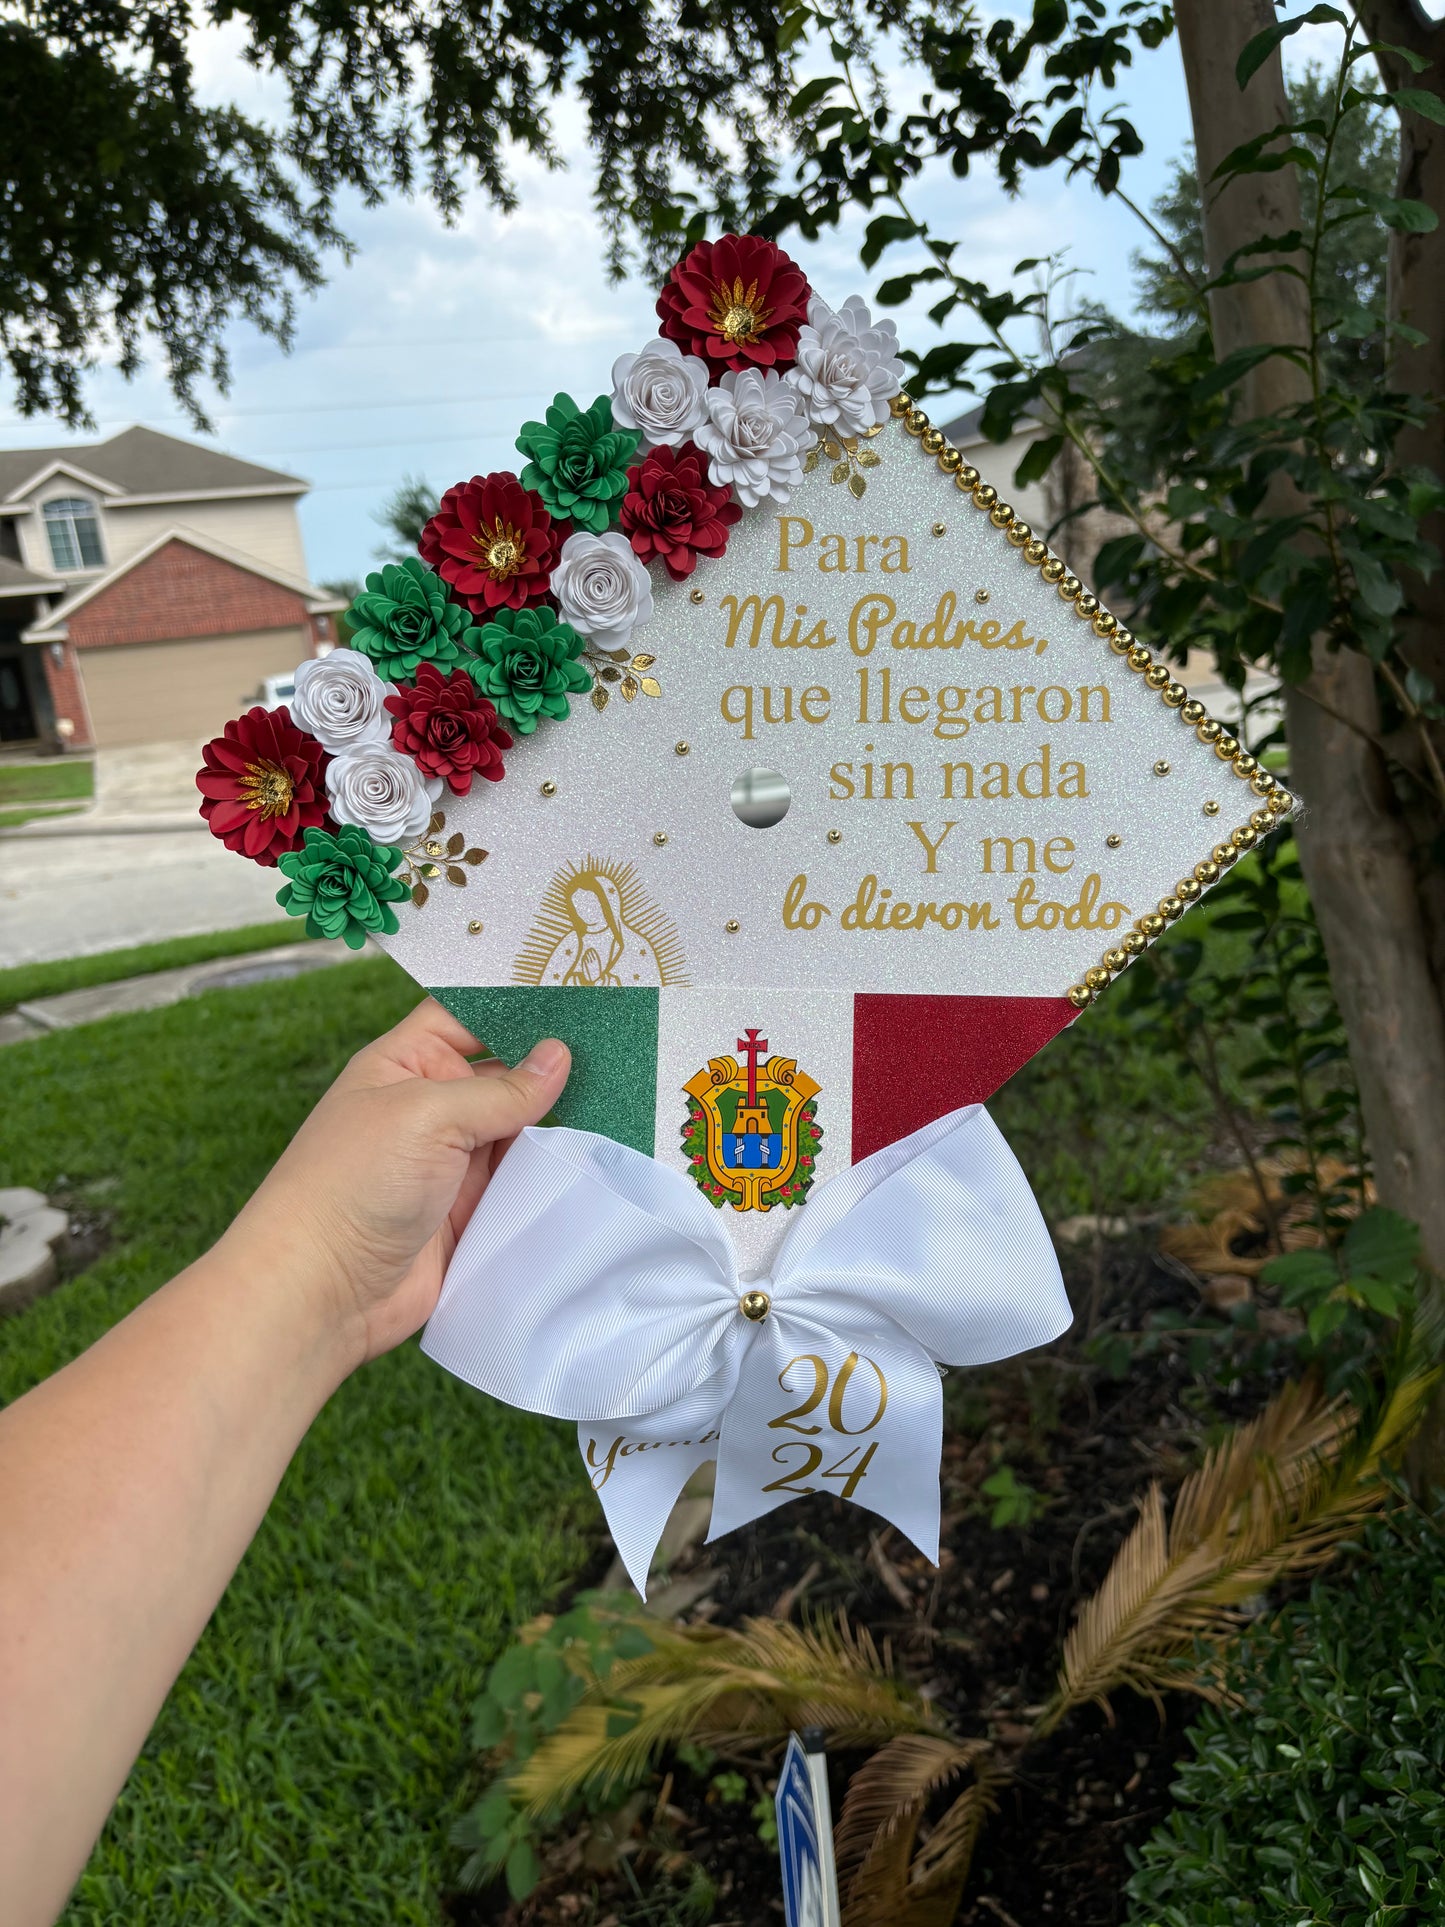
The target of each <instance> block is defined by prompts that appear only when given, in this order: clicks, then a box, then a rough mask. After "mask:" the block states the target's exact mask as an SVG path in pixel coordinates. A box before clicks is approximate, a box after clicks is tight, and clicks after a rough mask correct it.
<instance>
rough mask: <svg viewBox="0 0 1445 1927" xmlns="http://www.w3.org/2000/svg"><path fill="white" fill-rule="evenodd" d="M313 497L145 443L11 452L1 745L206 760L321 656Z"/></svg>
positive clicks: (331, 609) (254, 471) (326, 638)
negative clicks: (231, 719)
mask: <svg viewBox="0 0 1445 1927" xmlns="http://www.w3.org/2000/svg"><path fill="white" fill-rule="evenodd" d="M305 493H306V484H305V482H302V481H299V480H298V479H297V478H296V477H295V476H294V475H285V474H282V473H281V472H280V470H278V469H271V468H261V467H259V466H258V465H257V464H256V463H254V462H243V461H238V460H237V459H236V458H235V457H234V456H231V455H222V454H220V453H218V452H217V451H216V450H214V449H210V448H202V447H199V446H198V445H197V444H196V443H194V442H186V441H180V440H178V439H176V437H174V436H171V435H160V434H157V433H156V432H155V431H154V430H152V429H149V428H128V429H126V430H125V432H124V433H123V434H120V435H115V436H112V437H111V439H110V440H109V441H101V442H77V443H72V444H71V445H70V446H69V447H68V448H31V449H14V450H6V451H0V743H3V744H6V745H12V744H20V743H28V742H34V743H37V744H40V745H50V746H64V747H68V748H72V749H88V748H92V747H101V748H105V747H110V746H112V745H118V744H126V743H146V742H166V741H173V740H174V741H180V740H182V739H190V740H194V741H197V742H199V741H201V740H202V739H203V738H205V737H208V736H212V735H214V734H216V732H217V731H218V730H219V729H220V727H221V725H222V723H224V722H225V720H226V718H227V717H228V716H233V715H235V714H236V713H237V712H238V710H239V709H240V708H242V707H243V706H244V705H245V703H246V702H248V701H249V700H250V699H251V698H252V697H254V696H256V695H257V694H258V693H259V691H260V689H261V685H262V682H263V680H264V678H266V677H267V676H273V675H282V674H284V673H285V672H286V671H288V670H290V669H292V668H294V667H295V665H296V664H297V663H298V662H300V661H302V660H303V659H304V658H305V657H307V656H310V655H314V654H316V653H317V652H318V650H324V649H325V648H326V647H327V646H328V645H329V644H330V643H331V641H332V640H333V623H334V618H335V615H336V612H337V611H338V610H339V609H341V608H343V607H344V606H345V605H344V603H342V602H340V601H339V600H338V599H337V598H336V597H335V596H332V595H328V594H326V593H325V592H324V591H323V590H321V589H318V588H317V587H316V586H315V585H314V584H313V583H312V582H311V581H310V580H309V579H308V577H307V573H306V558H305V556H304V554H303V553H302V547H301V530H300V526H299V524H298V522H297V518H296V504H297V501H298V500H299V499H300V497H301V496H302V495H304V494H305Z"/></svg>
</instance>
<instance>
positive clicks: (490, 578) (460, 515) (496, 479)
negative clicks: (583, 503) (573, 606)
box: [417, 470, 567, 615]
mask: <svg viewBox="0 0 1445 1927" xmlns="http://www.w3.org/2000/svg"><path fill="white" fill-rule="evenodd" d="M566 534H567V530H566V527H565V526H564V525H563V524H561V523H556V522H554V521H553V520H552V518H551V516H550V515H549V514H548V513H547V511H546V509H545V508H544V507H543V506H542V498H541V497H540V496H539V495H534V494H533V493H532V491H531V489H529V488H523V487H522V484H521V483H520V482H519V481H518V480H517V478H516V476H515V475H509V474H508V473H507V472H506V471H505V470H503V471H501V472H500V473H499V474H496V475H474V476H473V477H472V479H471V481H469V482H458V483H457V484H456V485H455V486H454V487H453V488H449V489H448V490H447V492H446V494H445V495H444V496H443V497H442V499H441V506H440V507H439V508H438V509H437V512H436V514H435V515H434V516H433V517H432V519H431V520H430V522H428V523H427V525H426V527H425V528H424V529H423V530H422V532H421V540H420V541H419V542H418V543H417V549H418V551H419V553H420V555H421V559H422V561H423V562H429V563H430V564H431V566H432V568H434V569H435V570H436V572H437V574H438V575H439V576H440V577H441V578H442V580H443V581H444V582H449V583H450V584H451V586H452V590H453V592H454V593H455V595H456V598H457V600H458V601H459V602H464V603H466V605H467V607H468V608H469V609H472V610H474V611H475V612H476V614H478V615H485V614H486V613H487V612H488V611H489V610H491V609H525V608H526V607H527V605H528V604H529V603H532V602H540V601H541V599H542V597H543V596H544V595H545V594H546V593H547V583H548V580H549V578H550V576H551V574H552V570H553V567H554V566H555V564H556V561H557V557H558V554H559V553H560V551H561V547H562V542H563V539H564V537H565V536H566Z"/></svg>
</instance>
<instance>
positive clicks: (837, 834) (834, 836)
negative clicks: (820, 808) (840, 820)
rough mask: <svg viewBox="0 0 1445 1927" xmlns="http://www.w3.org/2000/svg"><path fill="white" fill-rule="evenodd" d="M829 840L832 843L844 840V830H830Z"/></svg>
mask: <svg viewBox="0 0 1445 1927" xmlns="http://www.w3.org/2000/svg"><path fill="white" fill-rule="evenodd" d="M828 841H829V842H830V843H841V842H842V841H843V832H842V831H841V830H829V832H828Z"/></svg>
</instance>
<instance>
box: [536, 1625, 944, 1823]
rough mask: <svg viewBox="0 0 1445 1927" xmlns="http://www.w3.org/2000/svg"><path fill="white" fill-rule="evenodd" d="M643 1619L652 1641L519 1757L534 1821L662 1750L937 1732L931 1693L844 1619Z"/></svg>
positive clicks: (636, 1771)
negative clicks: (909, 1680)
mask: <svg viewBox="0 0 1445 1927" xmlns="http://www.w3.org/2000/svg"><path fill="white" fill-rule="evenodd" d="M646 1623H647V1633H648V1637H649V1639H650V1640H651V1641H652V1646H651V1649H650V1650H649V1651H648V1652H646V1653H643V1654H641V1655H640V1656H638V1657H637V1658H635V1659H627V1660H621V1661H619V1662H617V1663H616V1664H615V1665H614V1666H612V1667H611V1669H610V1670H609V1672H608V1674H607V1677H606V1679H605V1680H602V1679H598V1678H595V1677H593V1678H589V1679H588V1682H587V1686H586V1690H585V1691H584V1693H583V1695H582V1697H581V1699H580V1700H579V1701H578V1702H577V1704H576V1705H575V1706H574V1707H573V1708H572V1710H571V1711H570V1712H569V1713H568V1715H567V1716H566V1718H565V1719H564V1720H563V1721H562V1723H561V1724H560V1725H559V1726H558V1727H557V1729H556V1730H555V1732H553V1733H551V1734H549V1735H548V1736H547V1738H545V1739H544V1740H542V1741H541V1742H540V1744H539V1745H538V1746H537V1749H536V1751H535V1752H534V1753H533V1754H532V1755H531V1756H530V1758H528V1759H527V1760H525V1761H523V1762H522V1763H521V1764H520V1765H519V1766H518V1768H517V1770H516V1773H515V1775H514V1776H513V1778H512V1787H513V1797H514V1799H515V1801H516V1802H517V1804H518V1805H519V1806H521V1807H523V1808H524V1809H525V1811H526V1812H527V1813H528V1814H529V1816H531V1817H532V1818H534V1819H537V1820H544V1821H545V1820H548V1819H551V1818H554V1817H556V1816H557V1815H558V1814H560V1813H561V1812H562V1811H563V1810H564V1809H565V1807H566V1806H567V1804H568V1802H569V1801H570V1800H571V1799H572V1798H573V1797H574V1796H575V1795H576V1794H577V1792H578V1791H580V1790H581V1789H582V1788H583V1787H587V1788H589V1789H591V1790H593V1791H595V1792H597V1793H600V1794H605V1793H608V1792H611V1791H612V1790H614V1789H616V1788H617V1787H618V1786H620V1785H626V1784H629V1783H631V1782H632V1781H633V1780H635V1779H636V1778H637V1777H638V1776H639V1775H640V1774H641V1773H643V1772H645V1771H646V1769H647V1768H648V1767H649V1766H650V1765H651V1763H652V1762H653V1760H655V1759H656V1757H657V1755H658V1754H659V1753H660V1752H661V1751H662V1749H663V1748H664V1747H667V1746H675V1745H677V1744H678V1743H680V1742H682V1741H686V1740H690V1741H692V1742H694V1743H695V1744H700V1745H704V1746H714V1747H728V1746H734V1745H736V1744H737V1743H738V1742H739V1741H740V1740H753V1741H772V1740H781V1739H784V1738H786V1736H787V1734H788V1733H789V1732H790V1731H792V1730H793V1729H795V1728H801V1727H806V1726H821V1727H823V1728H824V1729H825V1731H827V1732H828V1733H829V1734H831V1735H832V1736H833V1738H834V1740H835V1741H836V1743H837V1744H839V1745H840V1746H878V1745H881V1744H882V1743H883V1742H885V1741H887V1740H890V1739H892V1738H893V1737H894V1736H895V1735H896V1734H899V1733H909V1732H917V1731H927V1730H929V1729H936V1728H937V1726H938V1720H937V1717H936V1715H935V1714H934V1713H933V1712H932V1711H931V1709H930V1708H929V1706H928V1704H927V1702H926V1701H925V1700H923V1699H922V1698H921V1697H920V1695H919V1694H918V1693H917V1692H916V1691H915V1690H914V1689H913V1688H912V1687H910V1686H908V1685H906V1684H904V1683H903V1682H902V1681H900V1680H898V1679H895V1678H894V1677H893V1676H892V1674H891V1673H890V1672H889V1671H888V1670H887V1667H886V1664H885V1661H884V1659H883V1658H882V1657H881V1656H880V1655H879V1652H878V1649H877V1647H876V1646H875V1644H874V1642H873V1640H872V1639H871V1638H870V1637H869V1635H868V1634H867V1633H866V1632H865V1631H863V1630H861V1629H858V1630H855V1629H852V1628H850V1627H849V1626H848V1625H847V1623H846V1622H845V1621H838V1622H835V1623H819V1624H817V1625H813V1626H794V1625H791V1624H789V1623H787V1622H785V1621H782V1620H776V1619H748V1620H744V1621H743V1622H742V1624H741V1625H739V1626H736V1627H716V1626H680V1627H679V1626H658V1625H657V1624H655V1623H654V1622H652V1621H648V1622H646Z"/></svg>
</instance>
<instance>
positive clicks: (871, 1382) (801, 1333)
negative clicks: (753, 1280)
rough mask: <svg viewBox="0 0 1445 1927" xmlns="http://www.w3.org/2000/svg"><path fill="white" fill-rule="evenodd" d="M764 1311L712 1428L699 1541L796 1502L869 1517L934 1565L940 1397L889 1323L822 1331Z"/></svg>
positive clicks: (915, 1352) (921, 1360)
mask: <svg viewBox="0 0 1445 1927" xmlns="http://www.w3.org/2000/svg"><path fill="white" fill-rule="evenodd" d="M834 1310H835V1308H833V1307H825V1306H823V1305H814V1306H812V1307H810V1309H809V1315H808V1316H807V1317H800V1316H796V1315H791V1314H790V1313H789V1312H784V1311H780V1310H778V1311H775V1312H774V1314H773V1315H772V1316H771V1317H769V1319H768V1321H767V1323H766V1324H765V1325H764V1326H763V1327H762V1329H761V1330H760V1331H759V1333H758V1335H757V1339H756V1340H755V1342H754V1343H753V1344H752V1345H751V1346H750V1347H749V1348H748V1352H747V1354H746V1357H745V1358H744V1359H743V1362H742V1367H741V1371H740V1373H739V1376H738V1384H737V1390H736V1391H735V1392H734V1393H733V1397H732V1402H731V1403H730V1404H729V1406H728V1408H727V1411H726V1412H725V1414H724V1415H723V1420H722V1439H721V1442H720V1444H719V1446H718V1447H717V1461H718V1466H717V1490H716V1492H715V1493H714V1495H713V1507H712V1524H711V1527H710V1528H709V1531H708V1538H709V1540H712V1539H717V1538H720V1537H721V1536H722V1534H723V1533H725V1532H731V1531H732V1530H733V1528H734V1527H735V1526H741V1525H746V1524H748V1522H749V1521H750V1520H753V1519H760V1518H763V1517H764V1516H765V1515H766V1514H767V1513H769V1512H772V1511H774V1510H776V1508H777V1507H778V1506H780V1505H785V1504H786V1503H787V1501H788V1500H789V1499H795V1498H798V1497H799V1496H800V1495H802V1494H804V1493H810V1492H831V1493H833V1494H834V1495H835V1496H836V1497H838V1498H842V1499H851V1500H852V1501H853V1503H854V1504H855V1505H861V1506H864V1507H866V1508H867V1510H868V1511H870V1512H876V1513H878V1514H879V1515H880V1516H881V1517H882V1518H885V1519H887V1520H888V1522H889V1523H890V1524H891V1525H895V1526H897V1528H898V1530H899V1531H900V1532H902V1533H904V1534H905V1535H906V1537H908V1538H909V1539H911V1540H912V1541H913V1543H914V1545H916V1546H917V1547H918V1550H919V1551H920V1552H921V1553H923V1554H924V1556H925V1557H926V1558H928V1559H931V1560H933V1561H934V1562H935V1563H937V1560H938V1515H939V1498H938V1465H939V1458H940V1454H941V1452H942V1449H943V1388H942V1386H941V1384H940V1382H939V1376H938V1367H937V1366H936V1365H935V1364H934V1363H933V1361H932V1359H931V1358H929V1356H928V1354H927V1352H925V1351H924V1349H923V1347H922V1346H921V1345H920V1344H919V1343H918V1342H917V1340H916V1339H913V1338H910V1337H909V1336H908V1334H907V1333H906V1332H905V1331H903V1330H902V1329H901V1328H900V1327H899V1326H897V1325H895V1324H893V1322H892V1321H891V1320H890V1319H880V1318H877V1317H871V1318H870V1317H868V1316H867V1315H866V1314H864V1315H862V1316H860V1315H859V1310H858V1307H857V1306H856V1305H851V1306H848V1307H846V1308H844V1309H841V1310H839V1311H838V1312H837V1325H836V1326H835V1327H834V1328H833V1329H831V1330H830V1329H828V1327H827V1326H826V1325H824V1324H823V1323H822V1322H814V1321H815V1319H816V1318H817V1317H818V1315H819V1314H820V1313H821V1314H822V1316H823V1317H825V1318H826V1317H829V1315H830V1313H832V1312H834Z"/></svg>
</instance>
